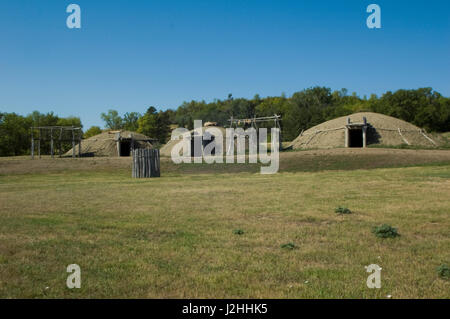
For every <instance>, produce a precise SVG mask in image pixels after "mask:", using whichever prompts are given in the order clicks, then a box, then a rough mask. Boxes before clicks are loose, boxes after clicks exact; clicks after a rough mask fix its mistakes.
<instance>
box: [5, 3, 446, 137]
mask: <svg viewBox="0 0 450 319" xmlns="http://www.w3.org/2000/svg"><path fill="white" fill-rule="evenodd" d="M70 3H76V4H78V5H80V7H81V10H82V28H81V29H79V30H75V29H68V28H67V26H66V18H67V16H68V14H67V13H66V7H67V5H69V4H70ZM371 3H376V4H378V5H380V7H381V20H382V28H381V29H368V28H367V26H366V18H367V17H368V15H369V14H368V13H366V7H367V6H368V5H369V4H371ZM449 16H450V1H448V0H426V1H423V0H420V1H419V0H416V1H415V0H408V1H407V0H371V1H364V0H329V1H326V0H315V1H314V0H296V1H287V0H285V1H283V0H273V1H269V0H241V1H231V0H229V1H225V0H208V1H203V0H202V1H200V0H184V1H175V0H163V1H151V0H147V1H139V0H133V1H125V0H111V1H106V0H103V1H101V0H71V1H65V0H39V1H36V0H34V1H32V0H28V1H25V0H0V111H3V112H16V113H20V114H28V113H30V112H31V111H33V110H39V111H41V112H49V111H54V112H55V113H56V114H58V115H60V116H69V115H75V116H79V117H81V119H82V122H83V124H84V126H85V128H88V127H90V126H91V125H100V126H103V123H102V121H101V119H100V113H101V112H105V111H107V110H108V109H110V108H114V109H117V110H118V111H119V112H120V113H124V112H131V111H136V112H141V113H143V112H145V110H146V109H147V107H148V106H150V105H153V106H155V107H156V108H158V109H167V108H176V107H177V106H179V105H180V104H181V103H182V102H183V101H189V100H192V99H195V100H202V99H204V100H206V101H212V100H213V99H214V98H221V99H224V98H226V97H227V95H228V93H232V94H233V96H234V97H248V98H250V97H253V96H254V95H255V94H260V95H261V96H263V97H264V96H271V95H280V94H281V93H283V92H284V93H286V94H287V95H291V94H292V93H293V92H296V91H299V90H302V89H304V88H308V87H311V86H315V85H320V86H327V87H330V88H332V89H333V90H335V89H341V88H347V89H348V91H349V93H351V92H353V91H355V92H357V93H358V94H359V95H360V96H363V95H365V94H367V95H369V94H370V93H376V94H381V93H383V92H385V91H387V90H396V89H400V88H418V87H429V86H431V87H433V88H434V89H435V90H437V91H439V92H441V93H442V94H444V95H445V96H450V63H449V61H450V59H449V57H450V19H449Z"/></svg>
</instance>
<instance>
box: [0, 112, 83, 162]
mask: <svg viewBox="0 0 450 319" xmlns="http://www.w3.org/2000/svg"><path fill="white" fill-rule="evenodd" d="M56 125H58V126H72V125H73V126H76V127H82V124H81V120H80V119H79V118H78V117H67V118H60V117H58V116H57V115H55V114H54V113H53V112H50V113H47V114H44V113H40V112H38V111H34V112H32V113H31V114H29V115H27V116H22V115H18V114H16V113H1V114H0V156H15V155H24V154H29V153H30V145H31V136H30V128H31V127H32V126H56ZM49 147H50V146H49V143H48V142H43V143H42V145H41V149H42V151H43V152H46V151H48V149H49Z"/></svg>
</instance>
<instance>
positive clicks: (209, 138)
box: [202, 132, 216, 155]
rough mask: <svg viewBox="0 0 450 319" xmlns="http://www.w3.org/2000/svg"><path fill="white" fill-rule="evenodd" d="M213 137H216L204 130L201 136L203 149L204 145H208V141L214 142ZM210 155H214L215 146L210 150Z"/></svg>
mask: <svg viewBox="0 0 450 319" xmlns="http://www.w3.org/2000/svg"><path fill="white" fill-rule="evenodd" d="M215 138H216V137H215V136H214V135H212V134H209V133H208V132H206V133H205V135H204V137H203V142H202V144H203V149H205V147H206V146H207V145H209V144H210V143H212V142H214V140H215ZM211 155H216V148H215V147H214V148H213V149H212V150H211Z"/></svg>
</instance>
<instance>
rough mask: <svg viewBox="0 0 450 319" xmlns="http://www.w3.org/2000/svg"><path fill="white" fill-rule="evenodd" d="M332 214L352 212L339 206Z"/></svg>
mask: <svg viewBox="0 0 450 319" xmlns="http://www.w3.org/2000/svg"><path fill="white" fill-rule="evenodd" d="M334 212H335V213H336V214H351V213H352V211H351V210H350V209H348V208H347V207H341V206H339V207H337V208H335V209H334Z"/></svg>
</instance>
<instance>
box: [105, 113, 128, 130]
mask: <svg viewBox="0 0 450 319" xmlns="http://www.w3.org/2000/svg"><path fill="white" fill-rule="evenodd" d="M100 117H101V118H102V120H103V121H104V122H105V127H107V128H109V129H111V130H120V129H121V128H122V127H123V120H122V118H121V117H120V116H119V112H117V111H116V110H109V111H108V113H102V114H101V115H100Z"/></svg>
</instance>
